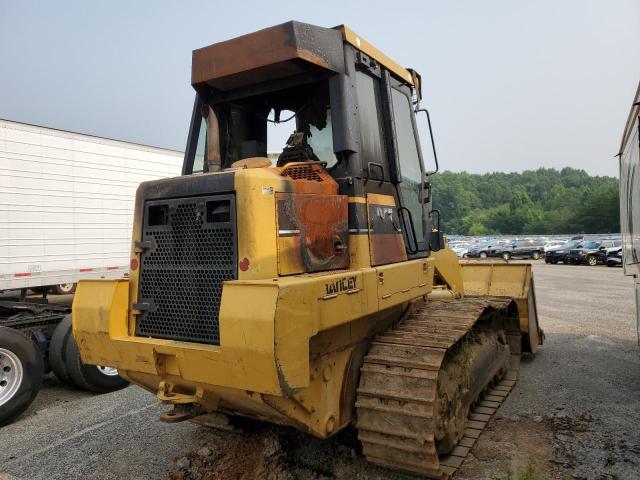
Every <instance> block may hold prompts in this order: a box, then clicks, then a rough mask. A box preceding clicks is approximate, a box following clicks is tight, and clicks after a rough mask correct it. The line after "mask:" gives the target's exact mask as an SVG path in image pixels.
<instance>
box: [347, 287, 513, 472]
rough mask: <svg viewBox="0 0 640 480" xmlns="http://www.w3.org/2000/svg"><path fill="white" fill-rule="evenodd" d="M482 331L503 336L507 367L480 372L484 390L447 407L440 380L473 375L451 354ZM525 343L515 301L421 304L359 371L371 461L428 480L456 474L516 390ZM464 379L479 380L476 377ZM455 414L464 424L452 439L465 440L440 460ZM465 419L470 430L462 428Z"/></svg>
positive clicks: (361, 427) (361, 419)
mask: <svg viewBox="0 0 640 480" xmlns="http://www.w3.org/2000/svg"><path fill="white" fill-rule="evenodd" d="M479 328H484V329H485V331H489V332H491V329H493V328H495V329H496V331H497V329H498V328H500V329H502V331H504V332H505V334H506V342H507V343H506V344H507V345H508V348H505V347H502V348H503V349H504V351H505V352H506V353H505V355H504V357H503V358H505V359H506V360H503V361H502V364H500V365H497V366H496V367H495V370H490V371H489V370H487V369H482V370H481V371H482V372H485V371H486V375H487V378H486V381H485V380H484V379H483V380H482V384H481V386H480V388H479V389H478V388H476V390H475V391H469V389H467V390H466V391H465V390H464V388H465V386H464V385H462V386H461V387H460V388H459V391H462V392H464V394H460V395H459V396H457V397H456V396H454V398H451V397H447V398H449V401H446V400H444V401H443V400H442V393H441V392H439V391H438V389H439V383H438V382H439V375H441V373H442V372H445V369H446V370H449V372H445V373H443V375H445V376H446V375H450V373H451V372H455V371H460V369H464V368H469V365H465V364H464V362H460V361H456V360H455V358H456V357H455V356H453V352H455V351H459V350H455V349H454V350H452V349H453V347H455V346H456V345H464V342H465V341H467V340H468V341H469V343H473V332H474V331H477V330H478V329H479ZM496 338H497V337H496ZM520 342H521V339H520V332H519V330H518V324H517V309H516V307H515V304H514V302H513V301H512V299H510V298H497V297H475V298H465V299H463V300H451V301H427V302H420V303H418V304H417V305H415V306H414V307H413V309H412V311H411V312H410V313H409V314H408V315H407V316H406V317H405V318H403V319H402V320H401V321H400V322H399V324H398V325H396V326H394V327H392V328H390V329H389V330H388V331H386V332H385V333H383V334H381V335H379V336H378V337H376V338H375V340H374V342H373V343H372V346H371V349H370V351H369V353H368V354H367V356H366V357H365V359H364V363H363V366H362V368H361V378H360V384H359V388H358V392H357V401H356V409H357V428H358V438H359V439H360V441H361V442H362V446H363V453H364V454H365V456H366V457H367V460H369V461H370V462H372V463H374V464H377V465H380V466H383V467H387V468H391V469H393V470H401V471H406V472H410V473H413V474H419V475H424V476H427V477H430V478H436V479H448V478H450V477H451V476H452V475H454V474H455V472H456V471H457V469H458V468H459V467H460V465H462V462H463V461H464V459H465V457H466V456H467V454H468V453H469V451H470V450H471V448H472V447H473V445H474V444H475V442H476V440H477V438H478V437H479V436H480V433H481V431H482V430H483V429H484V427H485V425H486V424H487V422H488V421H489V420H490V418H491V416H492V415H493V414H494V413H495V412H496V410H497V409H498V407H499V406H500V404H501V403H502V401H503V400H504V399H505V398H506V397H507V395H508V394H509V392H510V390H511V388H512V387H513V385H515V381H516V379H517V370H518V368H519V362H520ZM461 348H463V347H461ZM452 359H453V360H452ZM448 362H449V363H448ZM452 362H453V363H455V365H454V364H452ZM492 368H494V367H492ZM456 369H457V370H456ZM465 373H466V374H467V376H468V377H469V376H473V375H472V374H471V372H470V371H466V372H465ZM454 381H455V380H454ZM461 382H462V380H461ZM462 383H464V382H462ZM472 390H473V389H472ZM439 395H440V398H438V396H439ZM465 395H466V396H465ZM461 398H464V399H465V401H464V402H462V400H461ZM463 403H464V405H463ZM443 405H448V406H447V407H443ZM465 405H466V407H465ZM460 409H462V410H460ZM444 410H447V411H444ZM451 412H457V413H456V414H457V415H460V417H458V418H459V419H460V422H458V424H459V425H463V426H460V428H459V429H458V433H457V434H455V435H454V438H455V439H457V438H459V441H458V442H457V445H456V446H455V448H453V450H451V451H450V452H448V453H447V454H446V455H438V438H436V437H437V436H438V435H442V433H441V432H442V431H443V430H444V431H447V429H453V430H456V424H455V422H454V423H451V424H449V423H446V422H448V420H447V419H446V417H447V415H450V413H451ZM467 414H468V416H467ZM461 415H464V417H462V416H461ZM465 418H466V423H461V422H464V419H465ZM443 422H445V423H443ZM439 432H440V433H439ZM441 449H442V446H441Z"/></svg>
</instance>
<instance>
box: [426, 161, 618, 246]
mask: <svg viewBox="0 0 640 480" xmlns="http://www.w3.org/2000/svg"><path fill="white" fill-rule="evenodd" d="M431 181H432V186H433V208H435V209H438V210H440V213H441V215H442V220H441V228H442V230H443V231H444V232H445V233H446V234H450V235H487V234H507V235H508V234H511V235H521V234H533V235H541V234H568V233H617V232H620V215H619V208H620V205H619V188H618V179H617V178H613V177H599V176H590V175H588V174H587V173H586V172H585V171H584V170H576V169H573V168H568V167H567V168H563V169H562V170H556V169H554V168H540V169H538V170H527V171H524V172H522V173H499V172H496V173H486V174H483V175H479V174H472V173H467V172H460V173H454V172H448V171H445V172H442V173H439V174H437V175H434V176H433V177H431Z"/></svg>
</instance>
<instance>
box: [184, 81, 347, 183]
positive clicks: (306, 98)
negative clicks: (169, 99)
mask: <svg viewBox="0 0 640 480" xmlns="http://www.w3.org/2000/svg"><path fill="white" fill-rule="evenodd" d="M199 103H200V108H199V110H200V111H196V112H194V130H196V131H194V132H192V134H191V135H192V138H191V141H192V142H194V145H195V147H196V148H195V149H194V152H193V168H192V171H191V172H188V173H199V172H207V171H210V170H211V169H210V168H209V166H208V165H207V158H210V157H211V155H208V149H211V148H214V147H215V148H218V149H219V158H220V164H221V165H220V167H221V168H229V167H231V166H232V164H233V163H234V162H236V161H238V160H244V159H248V158H253V157H267V158H269V159H270V160H271V163H272V165H279V166H281V165H282V164H284V163H286V161H287V159H291V158H304V159H305V160H311V161H321V162H326V164H327V168H331V167H332V166H333V165H335V164H336V163H337V158H336V156H335V155H334V152H333V131H332V126H331V108H330V98H329V86H328V82H327V81H319V82H316V83H314V84H313V85H312V86H311V87H310V86H309V85H305V86H301V87H293V88H289V89H285V90H279V91H275V92H268V93H264V94H261V95H253V96H250V97H246V98H237V99H233V100H229V101H223V102H217V103H214V102H212V103H210V104H208V105H207V104H204V103H203V102H199ZM207 115H215V117H216V120H217V133H218V137H219V138H218V139H217V140H218V141H217V142H212V141H211V138H208V135H211V131H212V130H211V129H208V128H207V121H206V120H205V117H207ZM198 127H199V128H198ZM293 134H296V135H295V136H292V135H293ZM293 138H295V142H296V143H295V147H296V148H297V149H298V150H300V152H299V153H300V155H299V156H298V157H296V156H295V155H289V156H287V159H285V158H283V151H285V149H289V150H291V149H290V148H287V147H291V145H288V142H292V141H293V140H291V139H293ZM212 145H213V146H214V147H212ZM209 151H211V150H209ZM294 153H298V152H294ZM289 161H293V160H289Z"/></svg>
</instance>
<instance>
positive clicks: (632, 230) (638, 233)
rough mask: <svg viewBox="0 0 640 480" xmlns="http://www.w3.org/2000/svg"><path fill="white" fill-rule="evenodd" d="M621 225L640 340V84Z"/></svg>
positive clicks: (629, 133)
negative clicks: (633, 280) (633, 282)
mask: <svg viewBox="0 0 640 480" xmlns="http://www.w3.org/2000/svg"><path fill="white" fill-rule="evenodd" d="M618 157H619V159H620V228H621V231H622V264H623V267H624V273H625V275H631V276H633V277H634V278H635V292H636V294H635V295H636V323H637V332H638V343H640V84H639V85H638V89H637V91H636V96H635V98H634V100H633V103H632V105H631V111H630V112H629V116H628V117H627V123H626V125H625V127H624V132H623V134H622V142H621V144H620V153H618Z"/></svg>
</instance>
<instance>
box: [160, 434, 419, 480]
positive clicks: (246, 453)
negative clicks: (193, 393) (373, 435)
mask: <svg viewBox="0 0 640 480" xmlns="http://www.w3.org/2000/svg"><path fill="white" fill-rule="evenodd" d="M197 440H198V441H197V445H196V447H194V449H193V450H191V452H190V453H188V454H187V455H185V456H181V457H178V458H176V459H175V461H174V463H173V467H172V471H171V476H170V478H171V479H172V480H249V479H252V480H253V479H258V480H322V479H338V480H415V478H416V477H412V476H407V475H402V474H398V473H395V472H390V471H388V470H384V469H381V468H377V467H375V466H373V465H370V464H369V463H367V461H366V460H365V458H364V457H363V456H362V454H361V452H360V445H359V443H358V441H357V437H356V433H355V431H354V430H352V429H347V430H345V431H342V432H340V433H339V434H338V435H336V436H335V437H333V438H331V439H329V440H319V439H316V438H313V437H311V436H309V435H307V434H304V433H301V432H298V431H296V430H292V429H289V428H284V427H278V426H274V425H258V426H254V427H251V428H249V429H247V428H245V429H244V432H243V433H229V432H222V431H218V430H213V429H207V428H204V427H202V428H199V430H198V433H197Z"/></svg>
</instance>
